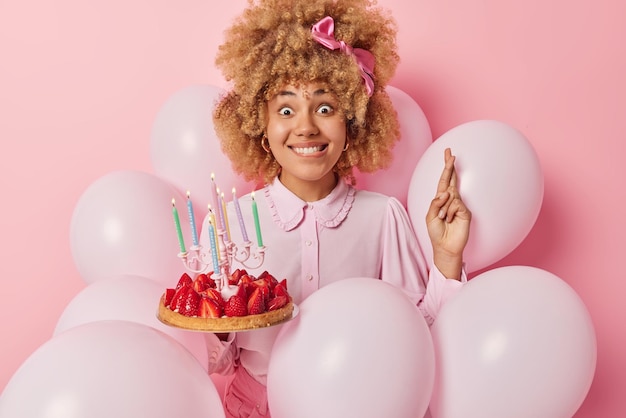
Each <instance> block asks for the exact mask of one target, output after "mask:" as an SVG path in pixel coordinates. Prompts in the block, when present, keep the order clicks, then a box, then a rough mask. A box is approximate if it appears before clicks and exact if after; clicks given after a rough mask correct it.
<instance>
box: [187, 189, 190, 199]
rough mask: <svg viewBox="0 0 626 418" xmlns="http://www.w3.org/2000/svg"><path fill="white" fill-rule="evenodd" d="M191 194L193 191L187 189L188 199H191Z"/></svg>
mask: <svg viewBox="0 0 626 418" xmlns="http://www.w3.org/2000/svg"><path fill="white" fill-rule="evenodd" d="M189 196H191V192H190V191H189V190H187V199H189Z"/></svg>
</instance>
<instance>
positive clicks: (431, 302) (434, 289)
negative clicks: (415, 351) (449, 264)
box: [422, 263, 467, 325]
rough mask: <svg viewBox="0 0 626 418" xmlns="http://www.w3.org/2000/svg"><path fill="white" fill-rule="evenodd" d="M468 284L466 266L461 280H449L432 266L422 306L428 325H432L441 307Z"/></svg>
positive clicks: (462, 271)
mask: <svg viewBox="0 0 626 418" xmlns="http://www.w3.org/2000/svg"><path fill="white" fill-rule="evenodd" d="M465 283H467V272H466V270H465V264H463V268H462V270H461V280H454V279H448V278H447V277H446V276H444V275H443V273H442V272H441V271H439V269H438V268H437V266H435V264H434V263H433V264H432V267H431V269H430V272H429V277H428V285H427V286H426V295H425V296H424V302H423V304H422V308H423V309H422V313H423V314H424V317H425V318H426V322H427V323H428V325H431V324H432V323H433V322H434V321H435V318H436V317H437V314H438V313H439V311H440V310H441V307H442V306H443V305H444V304H445V303H446V302H447V301H448V300H450V299H451V298H452V297H453V296H454V295H456V293H457V292H458V291H459V290H461V287H463V285H464V284H465Z"/></svg>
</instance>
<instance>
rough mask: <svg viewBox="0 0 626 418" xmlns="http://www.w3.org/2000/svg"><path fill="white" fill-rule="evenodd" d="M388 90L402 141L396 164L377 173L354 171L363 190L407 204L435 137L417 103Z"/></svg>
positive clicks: (399, 92) (395, 90) (393, 163)
mask: <svg viewBox="0 0 626 418" xmlns="http://www.w3.org/2000/svg"><path fill="white" fill-rule="evenodd" d="M386 90H387V94H389V98H390V99H391V101H392V102H393V105H394V108H395V109H396V112H397V113H398V120H399V122H400V140H399V141H398V143H397V144H396V146H395V147H394V149H393V155H394V159H393V162H392V164H391V165H390V166H389V167H388V168H387V169H385V170H379V171H377V172H375V173H360V172H357V171H355V177H356V179H357V184H358V186H359V188H360V189H365V190H371V191H374V192H379V193H383V194H386V195H387V196H393V197H395V198H397V199H398V200H400V202H402V204H404V205H406V203H407V194H408V190H409V183H410V181H411V173H412V172H413V170H414V169H415V165H416V164H417V162H418V161H419V159H420V157H421V156H422V154H424V152H425V151H426V149H427V148H428V147H429V146H430V144H432V141H433V137H432V133H431V131H430V125H429V124H428V120H427V119H426V115H424V112H423V111H422V109H421V108H420V107H419V105H418V104H417V103H416V102H415V100H413V98H412V97H411V96H409V95H408V94H406V93H405V92H403V91H402V90H400V89H398V88H396V87H393V86H387V88H386Z"/></svg>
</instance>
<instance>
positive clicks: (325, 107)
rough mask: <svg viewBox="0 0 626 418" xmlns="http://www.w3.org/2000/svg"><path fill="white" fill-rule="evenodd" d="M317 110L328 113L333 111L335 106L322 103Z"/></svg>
mask: <svg viewBox="0 0 626 418" xmlns="http://www.w3.org/2000/svg"><path fill="white" fill-rule="evenodd" d="M317 112H318V113H322V114H325V115H327V114H330V113H333V107H332V106H330V105H321V106H320V107H318V108H317Z"/></svg>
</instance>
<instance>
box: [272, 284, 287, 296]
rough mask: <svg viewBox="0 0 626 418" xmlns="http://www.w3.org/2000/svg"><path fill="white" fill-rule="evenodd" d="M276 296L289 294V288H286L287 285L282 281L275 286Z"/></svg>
mask: <svg viewBox="0 0 626 418" xmlns="http://www.w3.org/2000/svg"><path fill="white" fill-rule="evenodd" d="M274 296H287V297H288V296H289V293H288V292H287V289H286V288H285V286H283V284H282V283H278V284H277V285H276V286H275V287H274Z"/></svg>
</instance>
